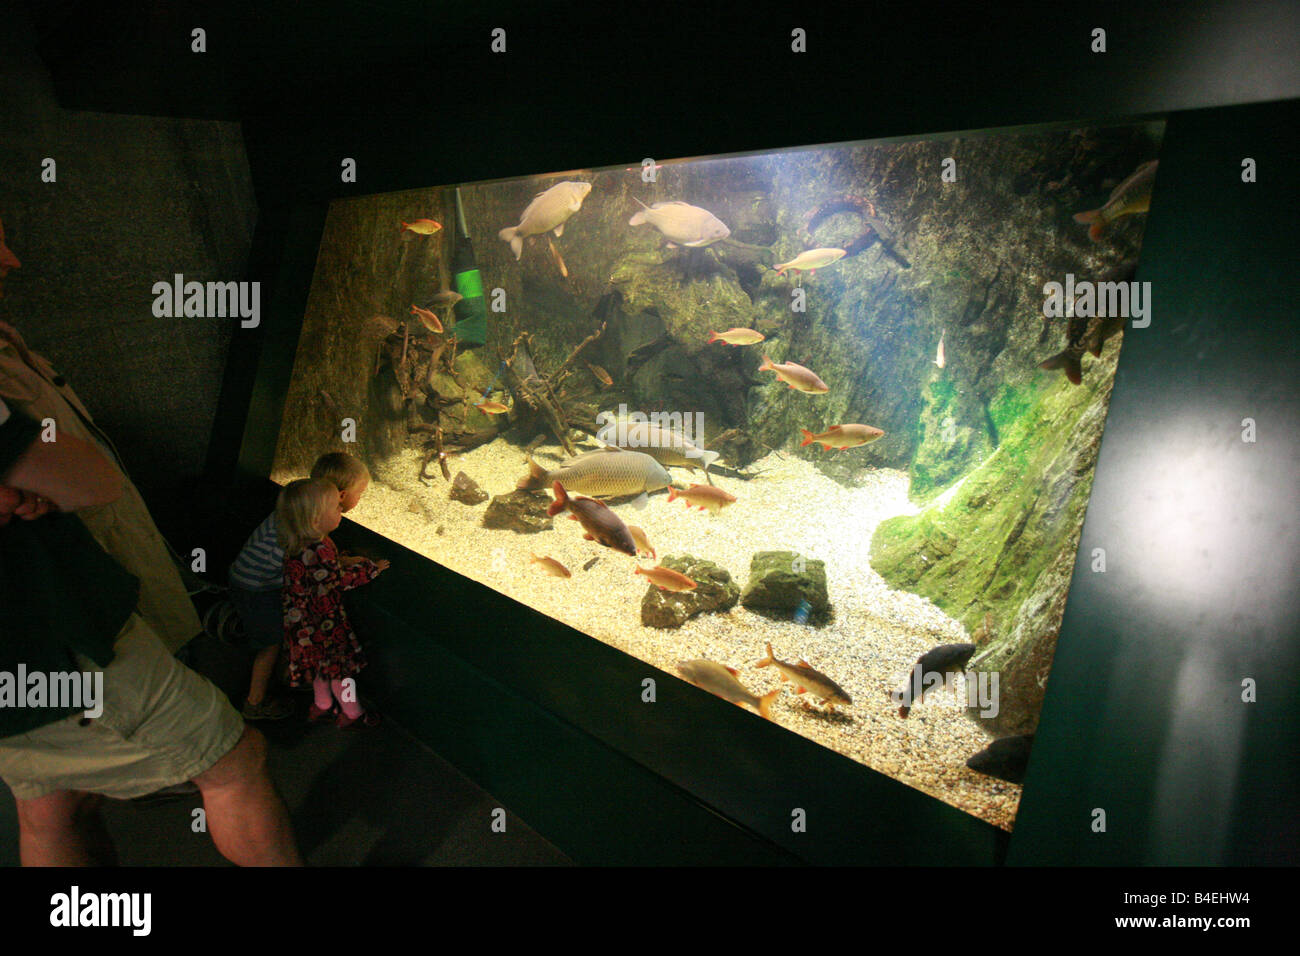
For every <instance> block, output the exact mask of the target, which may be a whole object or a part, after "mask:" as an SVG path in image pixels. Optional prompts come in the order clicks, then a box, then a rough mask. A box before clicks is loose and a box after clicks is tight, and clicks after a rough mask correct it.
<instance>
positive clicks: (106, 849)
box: [16, 790, 117, 866]
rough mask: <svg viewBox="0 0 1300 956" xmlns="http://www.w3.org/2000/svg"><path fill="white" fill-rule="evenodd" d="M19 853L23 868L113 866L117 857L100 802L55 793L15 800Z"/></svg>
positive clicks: (87, 796) (85, 796)
mask: <svg viewBox="0 0 1300 956" xmlns="http://www.w3.org/2000/svg"><path fill="white" fill-rule="evenodd" d="M16 802H17V804H18V853H19V858H20V859H21V860H22V864H23V866H116V865H117V853H116V851H115V850H114V849H113V843H112V841H111V840H110V839H109V837H108V828H107V827H106V826H105V825H104V818H103V816H102V815H101V814H100V812H99V807H100V804H101V803H102V802H103V798H102V797H100V796H99V795H98V794H94V793H87V792H85V791H84V790H56V791H54V792H53V793H47V794H46V795H45V796H43V797H37V798H35V799H34V800H18V801H16Z"/></svg>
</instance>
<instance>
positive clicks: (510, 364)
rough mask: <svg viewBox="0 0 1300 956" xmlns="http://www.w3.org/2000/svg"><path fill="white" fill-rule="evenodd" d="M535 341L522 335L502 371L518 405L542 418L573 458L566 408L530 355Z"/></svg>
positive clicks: (505, 360)
mask: <svg viewBox="0 0 1300 956" xmlns="http://www.w3.org/2000/svg"><path fill="white" fill-rule="evenodd" d="M531 342H532V336H530V335H529V334H528V333H527V332H521V333H520V334H519V336H518V337H517V338H516V339H515V341H514V344H513V345H512V347H511V350H510V357H509V358H504V357H503V358H502V361H503V362H504V363H505V364H504V366H503V368H502V372H503V373H504V375H505V379H506V388H508V389H509V390H510V394H511V395H513V396H514V398H515V403H516V405H523V406H524V408H526V409H528V410H529V411H530V412H531V413H533V414H536V415H540V416H541V418H542V420H543V421H545V422H546V424H547V427H549V428H550V429H551V432H552V434H554V435H555V437H556V439H558V440H559V442H560V445H561V446H563V448H564V450H565V452H567V453H568V454H570V455H572V454H574V450H573V444H572V442H570V441H569V430H568V428H567V427H566V416H565V414H564V408H563V406H562V405H561V404H560V400H559V398H557V397H556V395H555V392H554V390H552V388H551V385H550V382H548V381H547V380H546V379H544V378H542V377H541V376H540V375H538V374H537V368H536V366H534V364H533V360H532V356H531V354H530V348H529V346H530V345H531ZM521 347H522V349H523V352H522V354H521V353H520V348H521Z"/></svg>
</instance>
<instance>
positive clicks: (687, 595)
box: [641, 554, 740, 627]
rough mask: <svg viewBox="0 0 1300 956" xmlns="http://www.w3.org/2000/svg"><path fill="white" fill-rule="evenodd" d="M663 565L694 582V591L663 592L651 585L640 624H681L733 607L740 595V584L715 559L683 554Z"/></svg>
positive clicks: (643, 602) (642, 606) (652, 625)
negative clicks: (696, 616)
mask: <svg viewBox="0 0 1300 956" xmlns="http://www.w3.org/2000/svg"><path fill="white" fill-rule="evenodd" d="M661 564H662V565H663V566H664V567H665V568H671V569H672V570H674V571H680V572H681V573H682V574H684V575H686V576H687V577H688V578H690V579H691V580H692V581H694V582H695V590H693V591H664V590H662V589H661V588H658V587H655V585H653V584H651V585H650V588H649V590H648V591H646V594H645V597H643V598H642V599H641V623H642V624H644V625H646V626H647V627H681V626H682V625H683V624H685V623H686V622H687V621H688V620H690V619H691V618H693V617H694V616H695V615H697V614H703V613H704V612H705V611H726V610H728V609H730V608H733V607H735V606H736V601H737V600H739V598H740V587H739V586H738V585H737V584H736V583H735V582H734V581H733V580H732V579H731V574H730V573H728V571H727V570H726V569H725V568H722V567H719V566H718V565H716V564H714V563H713V562H712V561H705V560H704V559H703V558H697V557H694V556H693V555H689V554H683V555H678V556H675V557H666V558H664V559H663V561H662V562H661Z"/></svg>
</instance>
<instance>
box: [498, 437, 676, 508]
mask: <svg viewBox="0 0 1300 956" xmlns="http://www.w3.org/2000/svg"><path fill="white" fill-rule="evenodd" d="M557 481H558V482H559V483H560V484H562V485H564V487H565V489H566V490H568V491H571V492H573V493H575V494H580V495H591V496H592V497H596V498H617V497H619V496H620V495H638V494H641V493H642V492H645V491H658V490H659V489H660V488H667V487H668V485H669V483H670V482H671V481H672V477H671V476H670V475H669V474H668V472H667V471H665V470H664V466H663V465H661V464H659V462H657V461H655V460H654V459H653V458H651V457H650V456H649V455H646V454H643V453H641V452H639V451H624V450H623V449H621V448H601V449H599V450H597V451H589V452H587V453H586V454H585V455H579V456H578V457H577V458H570V459H569V460H568V461H566V462H565V463H564V464H562V465H560V467H558V468H555V469H552V470H550V471H548V470H546V469H545V468H543V467H542V466H541V465H539V464H537V462H535V461H533V460H532V459H531V458H530V459H528V474H527V475H525V476H524V477H523V478H520V479H519V485H518V487H519V489H520V490H521V491H527V490H532V489H534V488H550V487H552V486H553V485H554V484H555V483H556V482H557Z"/></svg>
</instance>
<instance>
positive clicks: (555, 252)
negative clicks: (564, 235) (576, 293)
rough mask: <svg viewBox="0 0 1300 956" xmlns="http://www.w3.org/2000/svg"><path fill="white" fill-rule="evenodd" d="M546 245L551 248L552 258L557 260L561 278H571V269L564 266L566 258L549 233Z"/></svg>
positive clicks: (556, 263)
mask: <svg viewBox="0 0 1300 956" xmlns="http://www.w3.org/2000/svg"><path fill="white" fill-rule="evenodd" d="M546 244H547V245H548V246H550V247H551V258H552V259H554V260H555V265H556V266H557V267H558V268H559V270H560V278H561V279H567V278H569V267H568V266H566V265H565V264H564V256H562V255H560V250H559V249H558V248H557V247H556V245H555V240H554V239H552V238H551V237H550V234H549V233H548V234H547V236H546Z"/></svg>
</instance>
